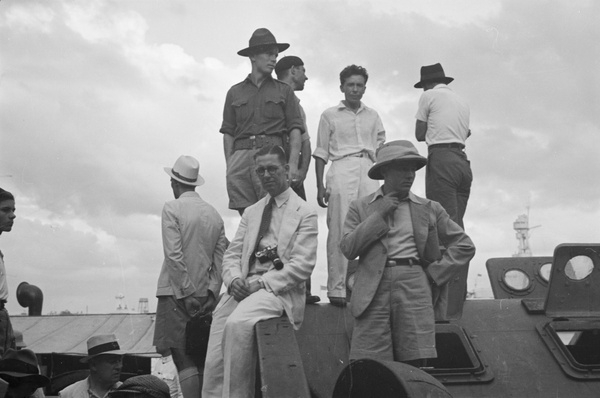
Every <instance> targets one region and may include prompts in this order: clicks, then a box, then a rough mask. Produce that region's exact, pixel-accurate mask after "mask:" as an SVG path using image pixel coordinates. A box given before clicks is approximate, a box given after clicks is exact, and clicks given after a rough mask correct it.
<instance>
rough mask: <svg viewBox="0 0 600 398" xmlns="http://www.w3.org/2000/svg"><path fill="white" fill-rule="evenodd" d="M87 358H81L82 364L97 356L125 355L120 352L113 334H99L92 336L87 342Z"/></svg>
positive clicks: (123, 352)
mask: <svg viewBox="0 0 600 398" xmlns="http://www.w3.org/2000/svg"><path fill="white" fill-rule="evenodd" d="M87 349H88V356H87V357H85V358H82V359H81V360H80V361H81V362H83V363H86V362H88V361H89V360H90V359H92V358H94V357H97V356H99V355H125V354H126V352H125V351H122V350H121V347H119V343H118V342H117V337H116V336H115V335H114V334H99V335H97V336H92V337H90V338H89V339H88V341H87Z"/></svg>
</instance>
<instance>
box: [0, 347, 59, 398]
mask: <svg viewBox="0 0 600 398" xmlns="http://www.w3.org/2000/svg"><path fill="white" fill-rule="evenodd" d="M0 379H2V380H3V381H5V382H7V383H8V390H7V391H6V397H7V398H26V397H32V396H35V395H34V394H35V392H36V390H37V389H38V388H42V387H46V386H47V385H48V384H50V379H49V378H47V377H46V376H44V375H41V374H40V369H39V367H38V361H37V357H36V356H35V353H34V352H33V351H31V350H28V349H22V350H18V351H16V350H13V349H11V348H9V349H8V351H7V352H6V354H5V355H4V356H3V357H2V360H0ZM41 396H43V394H41Z"/></svg>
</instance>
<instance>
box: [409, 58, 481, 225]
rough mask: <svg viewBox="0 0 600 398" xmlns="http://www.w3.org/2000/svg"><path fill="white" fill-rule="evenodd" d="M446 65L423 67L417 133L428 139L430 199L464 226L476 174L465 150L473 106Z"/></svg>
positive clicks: (417, 84) (428, 185)
mask: <svg viewBox="0 0 600 398" xmlns="http://www.w3.org/2000/svg"><path fill="white" fill-rule="evenodd" d="M453 80H454V79H453V78H452V77H446V75H445V74H444V69H443V68H442V65H440V64H439V63H438V64H435V65H428V66H423V67H422V68H421V80H420V81H419V82H418V83H416V84H415V88H422V89H423V94H422V95H421V98H420V99H419V109H418V111H417V115H416V118H417V122H416V126H415V136H416V138H417V141H425V142H426V143H427V148H428V150H429V155H428V162H427V171H426V174H425V192H426V196H427V198H428V199H431V200H435V201H436V202H439V203H440V204H441V205H442V207H444V209H445V210H446V211H447V212H448V214H449V215H450V218H451V219H452V221H454V222H456V223H457V224H458V225H460V226H461V227H462V228H464V224H463V217H464V215H465V211H466V209H467V201H468V200H469V195H470V193H471V182H472V181H473V173H472V172H471V164H470V162H469V160H467V155H466V153H465V141H466V140H467V138H468V137H469V136H470V135H471V130H469V105H468V104H467V102H466V101H465V100H464V99H463V98H461V97H460V96H459V95H458V94H456V93H455V92H454V91H452V90H451V89H450V88H449V87H448V84H449V83H450V82H451V81H453Z"/></svg>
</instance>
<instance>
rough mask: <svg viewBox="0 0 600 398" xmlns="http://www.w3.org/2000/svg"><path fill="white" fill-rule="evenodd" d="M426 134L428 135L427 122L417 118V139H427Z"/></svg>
mask: <svg viewBox="0 0 600 398" xmlns="http://www.w3.org/2000/svg"><path fill="white" fill-rule="evenodd" d="M425 135H427V122H424V121H422V120H418V119H417V123H416V124H415V138H416V139H417V141H425Z"/></svg>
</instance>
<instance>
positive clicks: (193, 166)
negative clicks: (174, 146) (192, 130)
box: [164, 155, 204, 187]
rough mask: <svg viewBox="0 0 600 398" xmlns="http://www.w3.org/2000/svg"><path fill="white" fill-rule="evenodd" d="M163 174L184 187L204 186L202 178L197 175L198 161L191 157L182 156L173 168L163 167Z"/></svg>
mask: <svg viewBox="0 0 600 398" xmlns="http://www.w3.org/2000/svg"><path fill="white" fill-rule="evenodd" d="M164 169H165V173H167V174H168V175H169V176H171V178H172V179H174V180H175V181H179V182H180V183H182V184H185V185H193V186H197V187H199V186H200V185H202V184H204V178H202V177H201V176H200V174H198V171H199V170H200V165H199V164H198V161H197V160H196V159H195V158H193V157H191V156H185V155H182V156H180V157H179V159H177V161H176V162H175V165H174V166H173V167H165V168H164Z"/></svg>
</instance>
